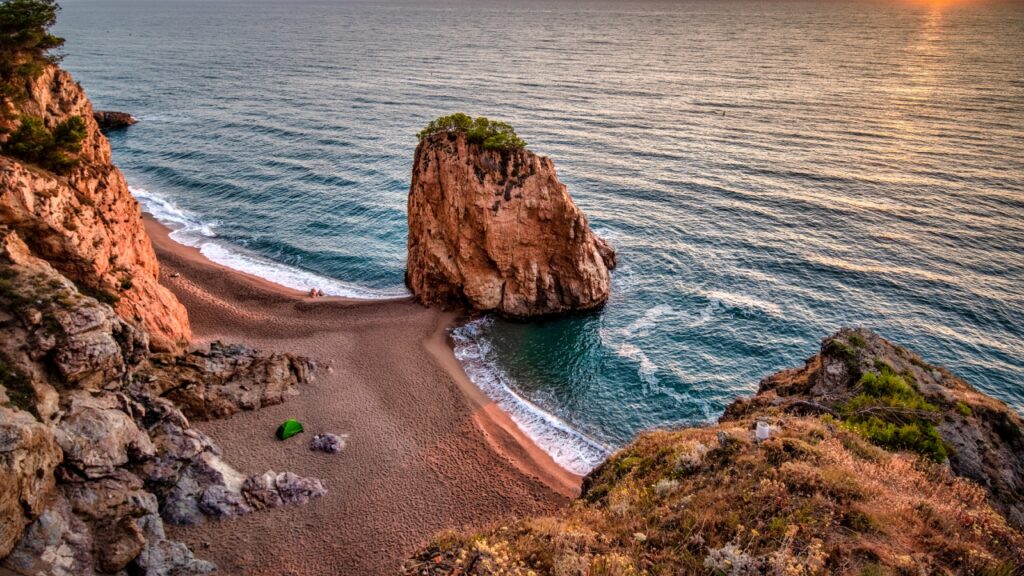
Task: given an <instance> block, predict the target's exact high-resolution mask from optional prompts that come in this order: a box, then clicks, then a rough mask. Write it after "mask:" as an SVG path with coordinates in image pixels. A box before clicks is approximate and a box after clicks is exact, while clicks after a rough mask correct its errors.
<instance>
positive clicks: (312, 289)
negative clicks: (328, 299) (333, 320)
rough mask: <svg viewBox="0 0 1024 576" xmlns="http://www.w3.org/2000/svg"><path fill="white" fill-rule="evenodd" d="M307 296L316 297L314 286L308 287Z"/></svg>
mask: <svg viewBox="0 0 1024 576" xmlns="http://www.w3.org/2000/svg"><path fill="white" fill-rule="evenodd" d="M309 297H310V298H316V288H310V289H309Z"/></svg>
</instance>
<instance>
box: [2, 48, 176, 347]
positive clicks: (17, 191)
mask: <svg viewBox="0 0 1024 576" xmlns="http://www.w3.org/2000/svg"><path fill="white" fill-rule="evenodd" d="M20 115H29V116H34V117H38V118H41V119H42V120H43V121H44V123H45V124H46V125H47V126H48V127H51V128H52V127H53V126H56V125H57V124H58V123H60V122H62V121H64V120H67V119H68V118H71V117H73V116H79V117H81V118H82V119H83V120H84V121H85V125H86V136H85V139H84V141H83V143H82V151H81V153H80V155H79V162H78V165H77V166H76V167H75V168H73V169H72V170H71V171H70V172H69V173H67V174H66V175H57V174H54V173H53V172H49V171H47V170H43V169H40V168H39V167H37V166H34V165H32V164H29V163H26V162H22V161H20V160H17V159H15V158H12V157H9V156H4V155H0V224H2V225H5V226H7V227H8V228H10V229H12V230H14V231H16V232H17V233H18V234H19V235H20V236H21V237H22V239H23V240H24V241H25V242H26V244H28V246H29V248H30V249H31V251H32V252H33V253H34V254H35V255H36V256H38V257H39V258H42V259H44V260H46V261H48V262H49V263H50V264H52V265H53V266H54V267H55V268H56V269H57V270H58V271H59V272H60V273H61V274H62V275H63V276H65V277H67V278H68V279H70V280H71V281H73V282H74V283H75V284H76V285H78V287H79V288H81V289H82V290H84V291H86V292H89V293H91V294H94V295H97V296H99V297H101V298H102V299H104V300H106V301H108V302H109V303H111V304H112V305H113V308H114V310H115V311H116V312H117V313H118V315H120V316H121V318H123V319H125V320H126V321H128V322H130V323H132V324H134V325H135V326H136V327H140V328H144V329H145V330H146V331H147V332H148V333H149V336H150V340H151V343H152V344H153V345H155V346H156V347H157V348H160V349H168V350H169V349H171V348H173V347H175V346H177V345H179V344H181V343H183V342H185V341H187V340H188V339H189V338H190V331H189V324H188V315H187V313H186V312H185V309H184V308H183V307H182V305H181V304H180V303H179V302H178V301H177V299H176V298H175V297H174V295H173V294H171V292H170V291H168V290H167V289H165V288H164V287H162V286H160V284H159V283H158V282H157V278H158V272H159V264H158V263H157V260H156V255H155V254H154V252H153V247H152V245H151V244H150V241H149V237H148V236H147V235H146V233H145V230H144V229H143V226H142V219H141V213H140V210H139V205H138V202H136V201H135V199H134V198H132V196H131V194H130V193H129V192H128V186H127V184H126V183H125V179H124V176H123V175H122V174H121V172H120V171H119V170H118V169H117V168H116V167H115V166H114V165H113V164H112V163H111V158H110V145H109V143H108V142H107V139H106V137H105V136H103V135H102V134H101V133H100V129H99V126H98V125H97V124H96V121H95V120H94V118H93V111H92V106H91V104H90V103H89V100H88V99H87V98H86V96H85V93H84V92H83V90H82V88H81V86H79V85H78V84H77V83H75V82H74V80H73V79H72V78H71V75H70V74H68V73H67V72H65V71H63V70H60V69H58V68H56V67H49V68H48V69H46V70H45V71H44V72H43V73H42V75H40V76H39V77H38V78H37V79H35V80H34V81H32V82H31V83H30V85H29V90H28V98H27V99H25V100H24V101H18V102H17V103H16V104H12V105H10V108H9V109H8V110H7V114H6V116H7V119H6V120H0V124H2V125H3V127H4V128H7V129H11V128H13V127H14V126H15V125H16V123H17V119H18V117H19V116H20Z"/></svg>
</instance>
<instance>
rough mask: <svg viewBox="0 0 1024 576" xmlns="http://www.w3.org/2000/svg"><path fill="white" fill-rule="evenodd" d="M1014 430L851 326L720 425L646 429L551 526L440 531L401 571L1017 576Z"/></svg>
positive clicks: (957, 382) (917, 363) (932, 371)
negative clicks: (1001, 575)
mask: <svg viewBox="0 0 1024 576" xmlns="http://www.w3.org/2000/svg"><path fill="white" fill-rule="evenodd" d="M1020 430H1021V421H1020V418H1019V417H1018V416H1017V415H1016V414H1014V413H1013V412H1011V411H1010V410H1009V409H1008V408H1007V407H1006V406H1005V405H1003V404H1002V403H1001V402H998V401H996V400H994V399H992V398H989V397H987V396H985V395H983V394H981V393H980V392H978V391H976V390H974V389H973V388H971V387H970V386H969V385H968V384H967V383H965V382H964V381H963V380H961V379H959V378H957V377H956V376H954V375H952V374H951V373H949V372H948V371H947V370H945V369H943V368H939V367H936V366H932V365H930V364H928V363H926V362H924V361H923V360H921V359H920V358H919V357H918V356H916V355H914V354H913V353H911V352H908V351H907V350H905V349H903V348H901V347H899V346H896V345H894V344H891V343H890V342H887V341H886V340H884V339H883V338H881V337H879V336H877V335H875V334H874V333H872V332H870V331H867V330H849V329H844V330H841V331H840V332H839V333H837V334H836V335H834V336H831V337H829V338H826V339H825V340H824V342H823V344H822V347H821V351H820V352H819V353H818V354H817V355H815V356H814V357H812V358H811V359H810V360H808V361H807V363H806V365H805V366H804V367H803V368H800V369H795V370H786V371H783V372H780V373H778V374H776V375H774V376H771V377H769V378H767V379H765V380H764V381H763V382H762V383H761V389H760V391H759V392H758V394H757V395H756V396H754V397H752V398H746V399H742V400H739V401H737V402H735V403H734V404H733V405H731V406H730V407H729V409H728V410H727V411H726V413H725V415H724V416H723V417H722V418H721V419H720V420H719V422H718V423H717V424H715V425H711V426H698V427H694V428H688V429H683V430H677V431H655V432H648V433H644V434H642V435H641V436H640V437H639V438H637V439H636V440H635V441H633V442H632V443H630V444H629V445H628V446H626V447H625V448H623V449H622V450H620V451H618V452H616V453H615V454H614V455H612V456H611V457H610V458H609V459H608V460H607V461H606V462H605V463H603V464H602V465H601V466H599V467H598V468H597V469H595V470H594V471H593V472H591V473H590V474H589V475H588V476H587V477H586V478H585V479H584V483H583V493H582V495H581V496H580V498H579V500H578V501H577V502H575V503H573V505H572V506H569V507H567V508H565V509H563V510H562V511H561V512H560V513H559V514H558V515H556V516H552V517H542V518H526V519H522V520H517V521H513V522H508V523H506V524H504V525H502V526H501V527H500V528H492V529H488V530H485V531H483V532H478V533H465V534H457V533H445V534H444V536H442V537H440V538H439V539H438V540H437V541H436V542H434V543H433V544H430V545H428V546H426V547H424V548H423V549H421V550H420V551H419V552H418V553H416V554H415V555H414V556H413V557H412V558H411V559H410V560H409V561H408V562H407V563H406V565H405V567H404V573H405V574H409V575H413V574H415V575H417V576H423V575H441V574H444V575H480V576H482V575H497V574H508V573H536V574H609V573H611V574H644V573H666V574H731V575H753V574H802V575H806V576H810V575H821V576H824V575H826V574H844V575H845V574H848V575H863V574H985V573H1007V574H1009V573H1015V572H1016V571H1019V569H1020V567H1021V566H1024V532H1022V531H1021V526H1020V523H1019V522H1018V521H1017V515H1018V514H1019V510H1020V505H1021V501H1022V494H1024V492H1022V491H1021V490H1020V484H1019V481H1020V472H1019V471H1020V466H1021V464H1022V461H1024V458H1022V456H1021V454H1024V451H1022V447H1021V445H1020ZM947 458H948V460H947ZM940 459H941V460H942V461H941V462H940V461H939V460H940Z"/></svg>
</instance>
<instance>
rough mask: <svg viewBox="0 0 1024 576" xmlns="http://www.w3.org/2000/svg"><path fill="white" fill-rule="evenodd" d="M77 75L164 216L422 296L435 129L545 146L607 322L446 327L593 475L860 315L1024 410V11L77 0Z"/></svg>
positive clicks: (737, 2) (467, 363)
mask: <svg viewBox="0 0 1024 576" xmlns="http://www.w3.org/2000/svg"><path fill="white" fill-rule="evenodd" d="M61 3H62V5H63V11H62V13H61V14H60V19H59V23H58V25H57V26H56V32H57V33H58V34H60V35H62V36H64V37H65V38H66V39H67V43H66V46H65V48H64V52H65V54H66V56H65V59H64V61H63V66H64V67H65V68H66V69H68V70H70V71H71V72H72V73H73V74H74V75H75V78H76V79H77V80H78V81H80V82H81V84H82V85H83V86H84V87H85V90H86V92H87V93H88V95H89V96H90V97H91V99H92V101H93V103H94V105H95V106H96V108H97V109H111V110H121V111H127V112H130V113H132V114H134V115H135V116H137V117H138V118H139V119H140V123H139V124H138V125H136V126H134V127H132V128H130V129H127V130H125V131H122V132H117V133H114V134H112V135H111V136H110V140H111V146H112V147H113V150H114V157H115V161H116V163H117V164H118V165H119V166H120V167H121V169H122V170H123V171H124V172H125V174H126V175H127V177H128V181H129V183H130V185H131V190H132V192H133V194H134V195H135V196H136V198H138V200H139V201H140V202H141V203H142V205H143V207H144V208H145V210H147V211H149V212H150V213H152V214H153V215H154V216H156V217H157V218H158V219H160V220H161V221H163V222H164V223H166V224H168V225H170V226H171V227H173V228H174V229H175V230H176V231H175V233H174V238H175V239H176V240H178V241H179V242H182V243H184V244H188V245H192V246H197V247H199V248H200V249H201V250H202V252H203V253H204V254H206V255H207V256H208V257H209V258H211V259H212V260H214V261H217V262H220V263H222V264H225V265H227V266H230V267H233V268H236V269H239V270H244V271H247V272H251V273H253V274H257V275H259V276H263V277H265V278H268V279H270V280H273V281H275V282H278V283H281V284H284V285H286V286H291V287H294V288H299V289H308V288H309V287H311V286H316V287H319V288H321V289H323V290H324V291H325V292H327V293H328V294H335V295H342V296H353V297H360V298H390V297H395V296H402V295H405V294H407V291H406V289H405V287H404V286H403V271H404V268H405V251H406V230H407V228H406V197H407V194H408V189H409V181H410V175H411V168H412V160H413V152H414V149H415V146H416V133H417V131H418V130H420V129H421V128H422V127H423V126H424V125H425V124H426V123H427V122H428V121H429V120H431V119H433V118H435V117H437V116H439V115H443V114H448V113H452V112H457V111H462V112H466V113H468V114H473V115H484V116H488V117H490V118H495V119H500V120H505V121H508V122H510V123H512V124H513V125H514V126H515V128H516V129H517V131H518V133H519V134H520V135H521V136H522V137H523V138H525V139H526V140H527V141H528V142H529V147H530V149H532V150H534V151H535V152H537V153H539V154H543V155H547V156H550V157H551V158H552V159H553V160H554V162H555V165H556V167H557V169H558V174H559V177H560V179H561V180H562V181H563V182H564V183H565V184H566V185H568V187H569V190H570V193H571V194H572V196H573V198H574V199H575V201H576V203H577V204H578V205H579V206H580V207H581V208H582V209H583V211H584V212H585V213H586V214H587V216H588V218H589V220H590V223H591V226H592V227H593V228H594V229H595V230H596V231H597V232H598V233H599V234H600V235H602V236H603V237H605V238H606V239H608V240H609V241H610V242H611V243H612V244H613V245H614V246H615V248H616V249H617V250H618V255H619V262H620V266H619V268H618V269H617V270H616V271H615V272H614V273H613V279H612V285H613V292H612V297H611V299H610V301H609V302H608V305H607V306H606V307H605V308H604V309H603V310H602V311H600V312H598V313H593V314H588V315H582V316H574V317H567V318H562V319H549V320H543V321H537V322H526V323H513V322H506V321H502V320H498V319H495V318H489V317H486V318H480V319H476V320H473V321H470V322H468V323H465V324H463V325H461V326H459V327H457V328H455V329H454V330H453V331H452V334H451V336H452V340H453V342H454V344H455V353H456V355H457V357H458V358H459V360H460V361H461V362H462V364H463V366H464V367H465V370H466V372H467V373H468V374H469V376H470V377H471V378H472V380H473V381H474V382H475V383H476V384H477V385H478V386H480V387H481V388H482V389H483V390H484V391H485V392H486V393H487V394H489V395H490V396H491V397H492V398H494V399H495V400H496V401H497V402H498V403H499V404H500V405H501V406H502V407H503V408H504V409H505V410H506V411H507V412H508V413H509V414H511V415H512V417H513V418H514V419H515V420H516V421H517V422H518V423H519V425H520V426H521V427H522V428H523V429H524V430H525V431H526V432H527V433H528V434H530V435H531V436H532V437H533V438H534V439H535V440H536V441H537V442H538V444H539V445H540V446H541V447H542V448H544V449H545V450H547V451H548V452H549V453H551V454H552V456H553V457H554V458H555V459H556V460H557V461H558V462H559V463H560V464H562V465H563V466H564V467H566V468H568V469H570V470H573V471H575V472H579V473H583V472H586V471H588V470H590V469H591V468H593V467H594V466H595V465H596V464H597V463H599V462H600V461H601V460H602V459H603V458H604V457H606V456H607V455H608V454H609V453H610V452H611V451H613V450H615V449H616V448H618V447H620V446H622V445H623V444H624V443H626V442H628V441H629V440H630V439H631V438H632V437H634V436H635V435H636V434H637V433H638V432H640V431H643V430H646V429H651V428H664V427H678V426H687V425H694V424H700V423H705V422H709V421H713V420H714V419H715V418H717V417H718V416H719V415H720V414H721V413H722V411H723V409H724V408H725V406H726V405H728V404H729V402H731V401H732V400H733V399H734V398H736V397H737V396H739V395H744V394H751V393H753V392H755V391H756V390H757V386H758V382H759V380H760V379H761V378H763V377H764V376H766V375H768V374H771V373H773V372H775V371H777V370H779V369H781V368H785V367H793V366H799V365H801V364H802V362H803V360H804V359H806V358H807V357H809V356H811V355H812V354H814V353H815V352H816V351H817V349H818V346H819V343H820V341H821V339H822V338H823V337H824V336H826V335H828V334H830V333H832V332H834V331H835V330H836V329H838V328H839V327H840V326H847V325H854V326H866V327H870V328H873V329H875V330H877V331H878V332H879V333H880V334H882V335H883V336H885V337H887V338H889V339H892V340H894V341H896V342H898V343H900V344H903V345H905V346H907V347H909V348H911V349H913V350H915V351H917V352H919V353H920V354H922V355H923V356H924V357H925V358H926V359H928V360H929V361H931V362H933V363H938V364H942V365H945V366H947V367H949V368H950V369H952V370H953V371H954V372H956V373H957V374H959V375H961V376H963V377H964V378H966V379H967V380H968V381H970V382H971V383H973V384H974V385H976V386H977V387H978V388H980V389H981V390H983V391H984V392H986V393H988V394H991V395H993V396H995V397H997V398H1000V399H1002V400H1004V401H1006V402H1007V403H1008V404H1010V405H1011V406H1012V407H1014V408H1015V409H1016V410H1018V411H1024V40H1022V39H1024V4H1021V3H996V4H992V3H983V2H981V1H974V2H966V3H963V2H961V3H958V2H955V1H950V0H937V1H933V2H927V1H925V2H911V1H909V0H908V1H906V2H890V3H885V2H870V1H862V2H856V1H841V0H837V1H833V2H824V1H822V2H806V1H796V0H792V1H790V0H780V1H773V2H764V1H754V0H691V1H673V2H648V1H618V2H607V1H605V2H599V1H590V0H553V1H544V2H540V1H535V0H524V1H496V0H481V1H468V0H458V1H453V0H422V1H411V0H394V1H386V0H382V1H369V2H366V1H343V0H336V1H327V0H289V1H264V0H159V1H158V0H63V1H62V2H61Z"/></svg>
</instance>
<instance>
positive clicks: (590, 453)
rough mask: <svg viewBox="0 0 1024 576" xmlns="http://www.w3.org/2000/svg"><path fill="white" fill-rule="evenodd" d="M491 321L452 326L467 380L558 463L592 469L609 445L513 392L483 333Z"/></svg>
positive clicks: (568, 467) (571, 468) (578, 471)
mask: <svg viewBox="0 0 1024 576" xmlns="http://www.w3.org/2000/svg"><path fill="white" fill-rule="evenodd" d="M491 322H493V320H492V319H490V318H482V319H479V320H473V321H471V322H468V323H466V324H464V325H462V326H459V327H457V328H455V329H453V330H452V340H453V341H454V342H455V357H456V358H457V359H458V360H459V362H460V363H462V367H463V369H465V371H466V374H467V375H468V376H469V378H470V380H472V381H473V383H474V384H475V385H476V386H477V387H478V388H480V389H481V390H483V392H484V394H486V395H487V396H488V397H489V398H490V399H491V400H494V402H495V403H496V404H497V405H498V407H499V408H501V409H502V410H503V411H504V412H505V413H506V414H508V415H509V417H511V418H512V420H513V421H514V422H515V423H516V425H517V426H519V428H520V429H521V430H522V431H523V432H525V433H526V434H527V435H528V436H529V437H530V439H532V440H533V441H534V442H535V443H536V444H537V446H540V448H541V449H542V450H544V451H545V452H547V453H548V454H549V455H550V456H551V458H552V459H554V461H555V462H556V463H558V465H559V466H561V467H563V468H565V469H566V470H569V471H571V472H573V473H576V474H581V475H582V474H586V473H588V472H590V471H591V470H593V469H594V468H595V467H597V465H598V464H600V463H601V462H603V461H604V460H605V459H606V458H608V456H609V454H611V449H610V448H609V447H607V446H605V445H603V444H601V443H600V442H598V441H596V440H593V439H591V438H588V437H587V436H586V435H584V434H582V433H581V432H579V431H577V430H574V429H573V428H572V426H570V425H569V424H567V423H566V422H564V421H563V420H562V419H560V418H558V417H557V416H555V415H553V414H550V413H548V412H546V411H544V410H543V409H542V408H540V407H539V406H537V405H536V404H534V403H533V402H530V401H529V400H527V399H525V398H523V397H522V396H520V395H519V394H517V393H516V392H515V390H514V389H513V388H512V386H511V379H510V377H509V376H508V375H507V374H505V373H504V372H502V371H501V370H500V369H498V368H497V367H496V366H495V365H494V364H493V362H492V361H491V360H490V358H489V355H490V352H491V345H490V343H489V342H488V341H487V339H486V338H484V336H483V328H484V327H485V326H486V325H487V324H488V323H491Z"/></svg>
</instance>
